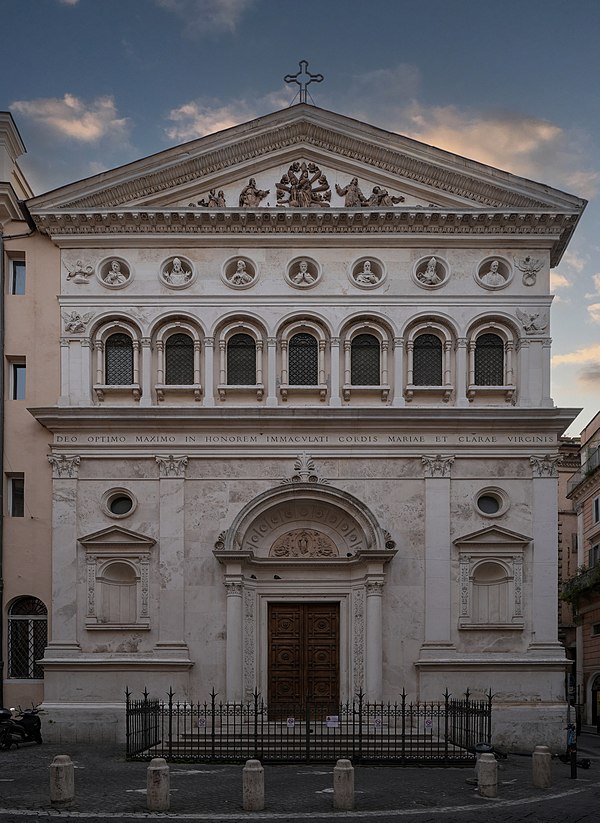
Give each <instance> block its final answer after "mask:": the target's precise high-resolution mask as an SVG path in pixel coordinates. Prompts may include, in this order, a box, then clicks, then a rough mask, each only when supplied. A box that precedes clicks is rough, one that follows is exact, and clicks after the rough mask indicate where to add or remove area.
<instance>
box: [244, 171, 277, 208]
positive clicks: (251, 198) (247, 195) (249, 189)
mask: <svg viewBox="0 0 600 823" xmlns="http://www.w3.org/2000/svg"><path fill="white" fill-rule="evenodd" d="M269 191H270V189H267V191H262V190H261V189H258V188H257V187H256V180H255V179H254V177H251V178H250V180H248V185H247V186H244V188H243V189H242V190H241V192H240V209H255V208H257V206H260V201H261V200H264V199H265V197H266V196H267V195H268V194H269Z"/></svg>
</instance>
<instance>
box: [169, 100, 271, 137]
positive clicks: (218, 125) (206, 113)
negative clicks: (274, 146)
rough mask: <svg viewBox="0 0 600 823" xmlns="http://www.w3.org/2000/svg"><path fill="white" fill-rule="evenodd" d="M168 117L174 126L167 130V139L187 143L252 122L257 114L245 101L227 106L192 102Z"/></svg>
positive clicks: (214, 102) (175, 110)
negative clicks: (239, 124)
mask: <svg viewBox="0 0 600 823" xmlns="http://www.w3.org/2000/svg"><path fill="white" fill-rule="evenodd" d="M167 117H168V119H169V120H171V121H172V122H173V125H172V126H170V127H169V128H167V129H165V131H166V134H167V137H169V138H170V139H171V140H176V141H186V140H194V139H195V138H196V137H204V135H206V134H212V133H213V132H216V131H221V130H222V129H229V128H231V126H236V125H237V124H238V123H243V122H245V121H246V120H252V118H254V117H256V112H255V111H254V110H253V109H252V108H251V106H250V105H249V104H248V103H247V102H246V101H244V100H240V101H238V102H233V103H227V104H221V103H219V102H217V101H212V103H209V102H207V103H202V102H196V101H190V102H189V103H184V104H183V105H182V106H179V107H178V108H176V109H171V111H170V112H169V114H168V115H167Z"/></svg>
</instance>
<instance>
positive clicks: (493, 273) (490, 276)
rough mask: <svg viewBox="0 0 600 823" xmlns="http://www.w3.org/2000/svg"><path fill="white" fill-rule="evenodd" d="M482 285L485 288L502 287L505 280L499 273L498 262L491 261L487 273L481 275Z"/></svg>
mask: <svg viewBox="0 0 600 823" xmlns="http://www.w3.org/2000/svg"><path fill="white" fill-rule="evenodd" d="M481 281H482V283H485V284H486V286H503V285H504V283H505V282H506V280H505V279H504V275H503V274H502V272H501V271H500V263H499V261H498V260H492V262H491V263H490V268H489V271H487V272H485V274H482V275H481Z"/></svg>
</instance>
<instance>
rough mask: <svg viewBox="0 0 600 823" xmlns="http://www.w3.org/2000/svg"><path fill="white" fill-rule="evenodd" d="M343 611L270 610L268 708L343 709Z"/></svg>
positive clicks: (321, 606)
mask: <svg viewBox="0 0 600 823" xmlns="http://www.w3.org/2000/svg"><path fill="white" fill-rule="evenodd" d="M339 623H340V620H339V605H338V604H337V603H272V604H271V605H270V606H269V650H270V651H269V706H270V707H271V709H272V710H275V709H276V707H277V706H279V707H280V708H281V709H282V710H283V709H284V706H285V705H286V704H287V705H289V704H294V705H296V706H305V705H306V704H307V703H309V704H311V705H317V706H318V707H320V708H321V709H322V713H323V714H327V713H330V714H335V713H337V707H338V704H339Z"/></svg>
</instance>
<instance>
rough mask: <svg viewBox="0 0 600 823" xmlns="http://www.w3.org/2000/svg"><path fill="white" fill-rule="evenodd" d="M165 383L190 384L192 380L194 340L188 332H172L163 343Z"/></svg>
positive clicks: (175, 384) (169, 384) (171, 384)
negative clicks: (164, 343)
mask: <svg viewBox="0 0 600 823" xmlns="http://www.w3.org/2000/svg"><path fill="white" fill-rule="evenodd" d="M165 378H166V379H165V383H166V384H167V385H168V386H191V385H192V384H193V382H194V341H193V340H192V338H191V337H190V336H189V335H188V334H172V335H171V336H170V337H169V338H167V342H166V345H165Z"/></svg>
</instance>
